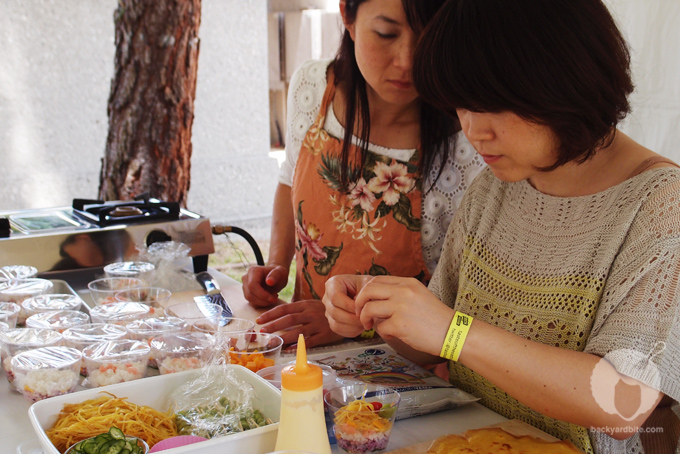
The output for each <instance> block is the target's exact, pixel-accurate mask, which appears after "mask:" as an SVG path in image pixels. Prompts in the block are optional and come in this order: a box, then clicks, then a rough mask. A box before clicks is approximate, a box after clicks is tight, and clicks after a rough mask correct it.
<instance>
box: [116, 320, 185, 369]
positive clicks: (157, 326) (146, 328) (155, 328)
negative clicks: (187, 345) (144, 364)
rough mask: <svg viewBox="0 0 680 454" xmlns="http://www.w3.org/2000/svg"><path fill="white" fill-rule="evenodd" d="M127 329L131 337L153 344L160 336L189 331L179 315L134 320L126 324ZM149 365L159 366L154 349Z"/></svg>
mask: <svg viewBox="0 0 680 454" xmlns="http://www.w3.org/2000/svg"><path fill="white" fill-rule="evenodd" d="M125 329H127V331H128V337H129V338H130V339H133V340H138V341H141V342H146V343H147V344H149V345H151V341H152V340H153V339H154V338H156V337H158V336H163V335H166V334H174V333H181V332H184V331H188V325H187V322H185V321H184V320H182V319H181V318H179V317H151V318H143V319H140V320H134V321H132V322H130V323H128V324H127V325H125ZM149 367H154V368H158V364H157V362H156V355H155V354H154V351H153V349H151V355H150V356H149Z"/></svg>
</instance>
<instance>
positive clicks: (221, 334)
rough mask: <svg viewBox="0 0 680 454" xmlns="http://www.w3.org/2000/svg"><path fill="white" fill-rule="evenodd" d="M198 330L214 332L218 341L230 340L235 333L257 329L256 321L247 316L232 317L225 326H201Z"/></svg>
mask: <svg viewBox="0 0 680 454" xmlns="http://www.w3.org/2000/svg"><path fill="white" fill-rule="evenodd" d="M197 330H198V331H202V332H206V333H208V334H212V335H214V336H215V337H216V339H217V342H218V343H225V342H227V343H228V342H229V339H230V337H231V336H233V335H234V334H243V333H251V332H254V331H255V322H254V321H253V320H248V319H245V318H233V317H232V318H231V319H230V321H229V323H227V324H226V325H224V326H218V327H217V329H216V330H215V329H210V330H206V329H203V328H201V327H198V328H197Z"/></svg>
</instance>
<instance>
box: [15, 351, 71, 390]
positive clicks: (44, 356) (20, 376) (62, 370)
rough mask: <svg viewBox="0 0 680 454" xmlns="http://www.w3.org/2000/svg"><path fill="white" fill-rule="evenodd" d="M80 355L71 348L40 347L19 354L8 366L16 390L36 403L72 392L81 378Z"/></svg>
mask: <svg viewBox="0 0 680 454" xmlns="http://www.w3.org/2000/svg"><path fill="white" fill-rule="evenodd" d="M81 360H82V354H81V353H80V352H79V351H78V350H76V349H74V348H70V347H63V346H60V347H41V348H37V349H35V350H28V351H25V352H22V353H19V354H17V355H15V356H14V358H12V361H11V367H12V372H13V373H14V376H15V377H16V378H15V382H14V383H15V385H16V387H17V389H18V390H19V391H20V392H21V393H22V394H23V395H24V397H26V398H27V399H29V400H31V401H33V402H37V401H39V400H42V399H47V398H49V397H55V396H60V395H62V394H67V393H70V392H73V390H75V388H76V386H77V385H78V380H79V378H80V362H81Z"/></svg>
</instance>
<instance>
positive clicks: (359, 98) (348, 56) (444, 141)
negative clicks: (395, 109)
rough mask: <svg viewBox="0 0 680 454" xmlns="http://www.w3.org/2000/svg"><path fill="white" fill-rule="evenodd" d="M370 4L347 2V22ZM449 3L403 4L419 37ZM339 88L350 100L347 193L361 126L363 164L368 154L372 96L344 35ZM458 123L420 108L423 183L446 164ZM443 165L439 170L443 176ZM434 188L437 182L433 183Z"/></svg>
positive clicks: (408, 0) (415, 0) (336, 67)
mask: <svg viewBox="0 0 680 454" xmlns="http://www.w3.org/2000/svg"><path fill="white" fill-rule="evenodd" d="M365 1H367V0H346V3H345V16H346V18H347V21H348V22H350V23H353V22H354V21H355V20H356V15H357V11H358V10H359V6H361V4H362V3H364V2H365ZM444 1H445V0H402V1H401V3H402V6H403V7H404V11H405V13H406V20H407V21H408V25H409V27H411V29H412V30H413V32H414V33H415V35H416V36H418V35H419V34H420V33H421V32H422V30H423V29H424V28H425V26H426V25H427V24H428V22H429V21H430V20H431V19H432V18H433V17H434V15H435V13H436V12H437V10H438V9H439V8H440V7H441V5H442V4H443V3H444ZM333 71H334V74H335V83H336V85H337V84H338V83H339V82H340V81H342V82H343V86H344V87H346V90H347V93H344V95H345V99H346V100H347V109H346V113H345V118H343V121H344V124H345V137H344V141H343V143H342V145H343V146H342V151H341V163H342V165H341V183H342V185H343V187H344V189H347V185H348V182H349V181H348V180H349V175H348V172H349V170H348V169H349V166H348V162H349V147H350V145H351V144H352V134H353V133H354V131H355V124H356V123H357V122H358V124H359V125H361V131H359V134H357V135H358V138H359V144H358V145H359V146H358V147H357V148H358V150H359V151H358V152H359V153H360V157H359V161H358V162H360V163H363V162H364V160H365V157H366V153H367V152H368V140H369V136H370V115H369V110H368V96H367V94H366V80H365V79H364V78H363V76H362V75H361V72H360V71H359V66H358V65H357V61H356V57H355V54H354V41H353V40H352V38H351V36H350V35H349V32H348V31H347V30H345V31H344V33H343V36H342V38H341V41H340V48H339V49H338V53H337V55H336V57H335V61H334V62H333ZM459 129H460V128H459V125H458V122H457V121H456V120H454V119H452V118H451V117H450V116H449V115H448V114H447V113H445V112H443V111H441V110H439V109H436V108H435V107H433V106H432V105H430V104H428V103H427V102H422V103H421V108H420V146H421V155H420V168H421V172H422V175H423V179H426V178H427V177H428V175H429V172H430V168H431V167H432V166H433V165H434V163H435V161H436V160H437V156H439V160H440V162H442V163H444V162H445V161H446V156H445V153H446V152H447V151H448V149H449V141H450V138H451V136H452V135H453V134H454V133H455V132H456V131H457V130H459ZM443 168H444V166H443V165H441V166H440V167H439V174H441V171H442V169H443ZM431 183H432V184H433V185H434V182H431Z"/></svg>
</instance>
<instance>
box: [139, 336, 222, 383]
mask: <svg viewBox="0 0 680 454" xmlns="http://www.w3.org/2000/svg"><path fill="white" fill-rule="evenodd" d="M149 345H150V346H151V357H152V358H154V359H155V361H156V363H157V367H158V370H159V371H160V373H161V375H165V374H172V373H175V372H183V371H185V370H190V369H199V368H201V367H204V366H205V365H206V363H208V361H209V360H210V356H211V352H212V350H213V346H214V337H213V336H212V335H210V334H206V333H199V332H184V333H171V334H164V335H161V336H157V337H154V338H153V339H152V340H151V341H150V343H149Z"/></svg>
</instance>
